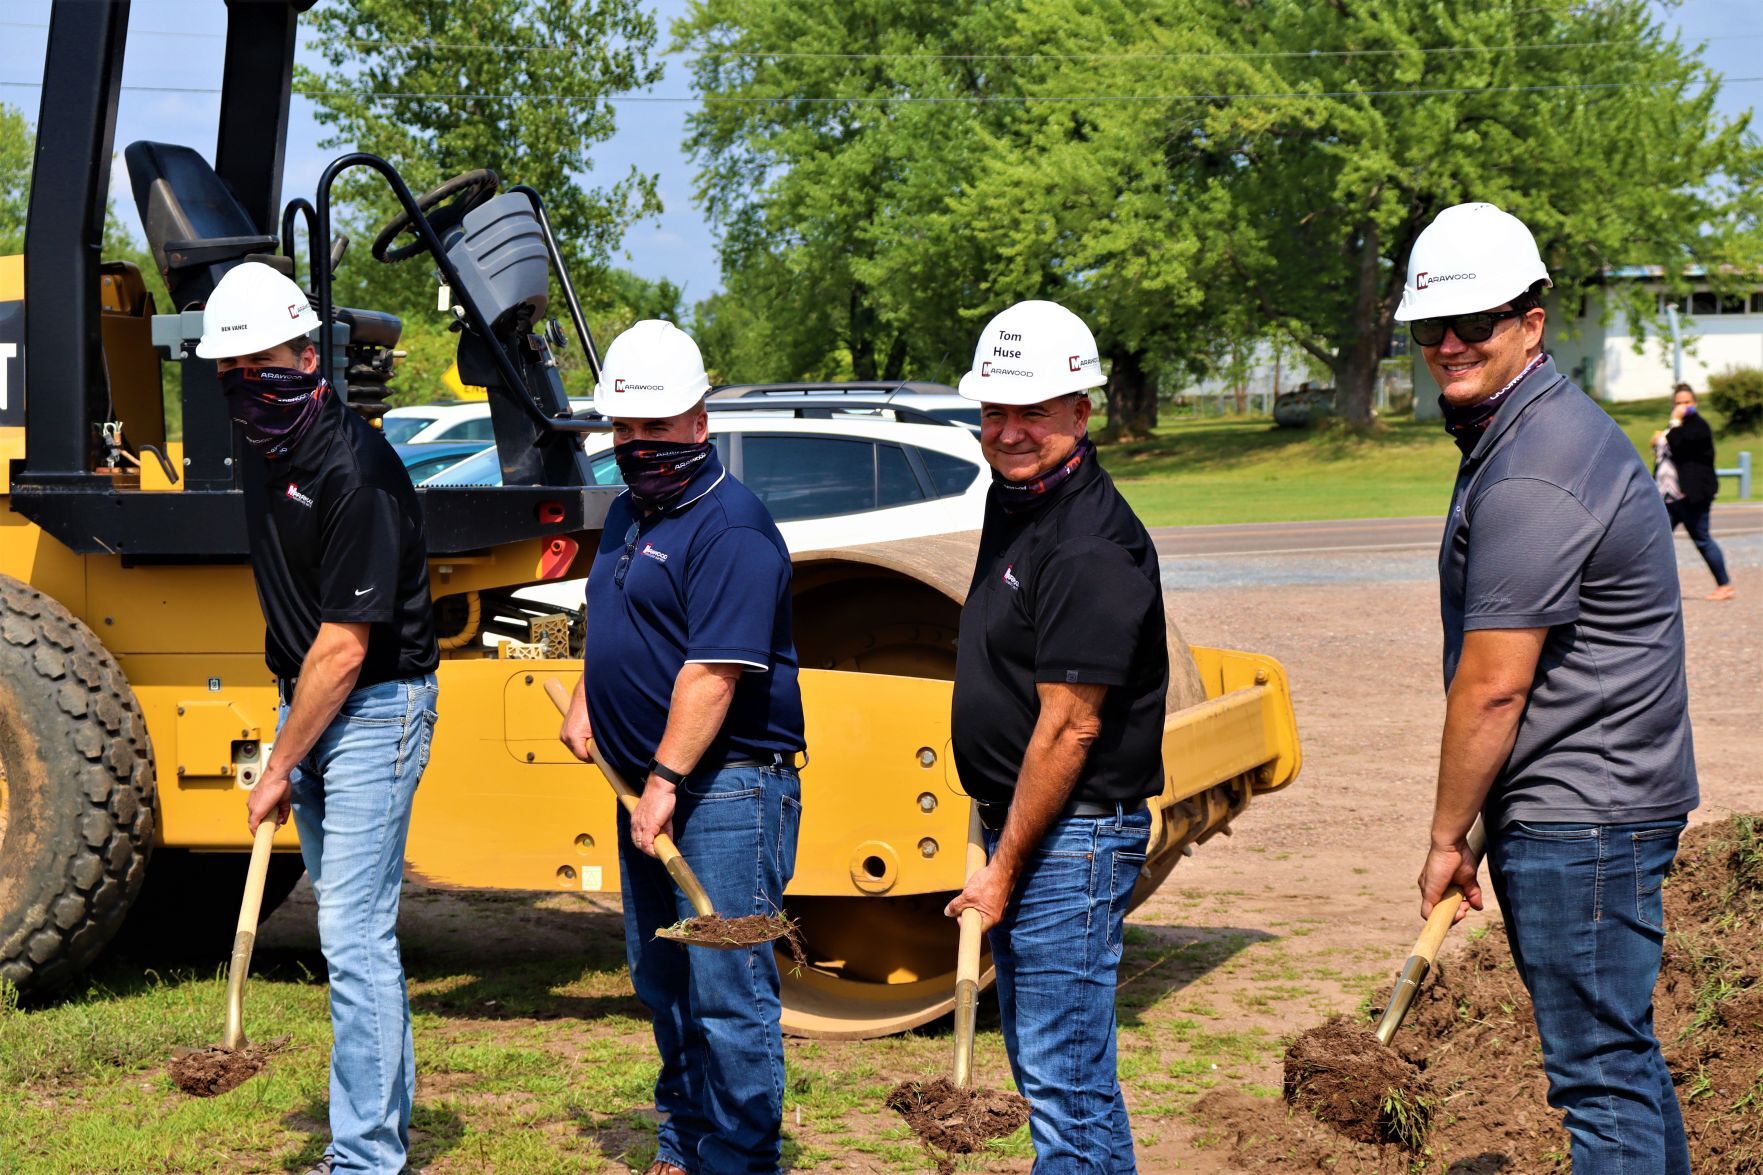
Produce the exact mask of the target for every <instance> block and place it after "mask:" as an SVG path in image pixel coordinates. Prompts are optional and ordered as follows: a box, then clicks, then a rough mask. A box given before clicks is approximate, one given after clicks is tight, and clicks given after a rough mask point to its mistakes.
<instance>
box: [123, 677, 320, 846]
mask: <svg viewBox="0 0 1763 1175" xmlns="http://www.w3.org/2000/svg"><path fill="white" fill-rule="evenodd" d="M117 661H118V663H119V664H120V665H121V667H122V671H123V674H124V676H126V677H127V678H128V680H129V685H130V687H131V688H132V689H133V690H134V691H135V699H136V701H137V702H139V704H140V706H141V711H142V713H143V714H144V715H145V716H146V718H147V735H148V738H149V739H150V740H151V742H152V745H153V762H154V767H155V769H156V770H157V771H158V782H159V805H158V807H159V812H158V816H159V821H158V830H157V831H158V842H157V843H159V844H162V845H172V846H175V847H179V848H193V849H238V850H241V851H243V850H247V849H249V848H250V847H251V838H250V836H248V835H247V834H246V832H245V795H244V788H243V780H241V779H239V778H238V777H237V776H231V777H229V776H226V775H222V774H212V775H192V774H186V775H185V776H183V777H182V778H180V777H179V776H178V774H177V768H178V764H179V763H180V762H183V761H185V756H184V749H183V746H182V743H181V739H180V736H181V734H182V720H181V719H180V717H179V715H178V710H179V708H180V707H181V708H183V709H184V710H186V711H189V710H191V709H192V708H193V707H195V708H213V710H212V713H210V714H204V715H200V716H190V717H194V720H195V723H196V725H195V726H193V727H192V728H191V729H192V730H194V731H196V732H197V734H198V736H199V737H201V738H203V739H206V740H208V745H209V746H210V748H211V749H210V750H209V751H208V752H207V753H204V754H202V757H201V759H200V762H202V763H205V764H207V765H208V766H209V767H210V768H213V767H215V766H217V765H218V764H219V762H220V759H219V757H218V756H219V755H225V756H226V757H227V761H229V762H230V759H231V750H232V747H231V738H236V737H238V734H239V731H241V730H249V731H253V732H255V733H257V734H258V735H261V736H263V737H270V732H271V731H273V730H274V729H275V718H276V691H275V679H274V678H272V677H271V676H270V673H269V670H268V669H267V668H265V666H264V664H263V653H262V650H261V649H259V650H253V651H252V652H249V653H231V654H222V653H215V654H197V655H175V654H146V655H140V654H135V655H129V654H124V655H122V656H119V657H118V658H117ZM210 685H212V686H213V687H214V688H213V689H210V688H209V687H210ZM222 712H224V713H227V714H229V715H236V721H237V723H238V725H237V726H236V727H234V726H232V725H230V723H231V722H233V721H234V720H235V719H234V718H232V717H229V718H228V719H227V721H228V723H229V725H228V726H226V727H224V728H218V729H214V730H212V731H210V729H209V728H208V727H206V726H203V725H202V723H204V722H205V721H206V720H207V719H209V718H214V720H215V721H217V722H218V721H219V719H218V715H219V714H220V713H222ZM187 716H189V715H187ZM229 731H230V732H231V738H228V739H227V741H226V746H225V747H224V748H221V747H218V746H217V745H216V744H218V742H219V740H220V736H222V735H225V734H227V733H228V732H229ZM197 750H198V751H200V750H201V748H200V747H198V748H197ZM275 843H276V845H277V846H278V847H281V848H291V847H293V846H294V845H296V844H298V843H299V842H298V840H297V839H296V838H295V835H294V826H293V823H292V822H291V821H290V822H289V824H288V826H287V827H286V828H283V829H282V830H281V831H280V832H278V833H277V834H276V841H275Z"/></svg>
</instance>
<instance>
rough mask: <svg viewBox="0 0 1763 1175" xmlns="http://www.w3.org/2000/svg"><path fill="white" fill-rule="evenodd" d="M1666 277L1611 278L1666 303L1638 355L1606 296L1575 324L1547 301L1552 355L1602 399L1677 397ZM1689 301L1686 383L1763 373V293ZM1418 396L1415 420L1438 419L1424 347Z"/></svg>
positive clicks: (1628, 328)
mask: <svg viewBox="0 0 1763 1175" xmlns="http://www.w3.org/2000/svg"><path fill="white" fill-rule="evenodd" d="M1659 273H1660V271H1659V270H1658V269H1657V268H1656V267H1651V266H1648V267H1641V266H1633V267H1625V268H1623V269H1620V270H1616V271H1614V272H1612V273H1611V274H1610V280H1612V281H1641V282H1645V283H1646V285H1647V287H1649V288H1650V290H1651V292H1652V293H1653V294H1654V296H1655V297H1656V298H1657V299H1658V300H1659V305H1660V309H1661V322H1660V327H1659V329H1657V330H1653V329H1649V330H1648V331H1647V332H1646V336H1647V337H1646V341H1645V342H1644V343H1643V344H1642V345H1641V349H1640V351H1639V352H1638V353H1637V352H1636V350H1635V337H1636V335H1637V334H1638V333H1639V332H1637V331H1636V330H1635V329H1634V326H1633V324H1632V323H1631V322H1630V321H1629V318H1628V315H1627V312H1626V311H1624V310H1623V309H1621V308H1620V307H1619V308H1617V310H1616V311H1615V313H1614V314H1612V315H1611V316H1610V321H1608V322H1604V321H1603V317H1604V315H1603V310H1604V298H1605V294H1604V292H1603V291H1602V290H1600V289H1594V290H1591V291H1590V292H1589V293H1587V294H1586V296H1585V298H1584V301H1583V304H1582V305H1581V306H1580V307H1577V308H1576V309H1577V310H1578V313H1577V314H1575V315H1574V316H1573V317H1571V318H1570V319H1569V318H1564V317H1563V314H1562V310H1563V307H1562V306H1561V303H1560V299H1557V298H1549V299H1547V303H1546V304H1547V306H1548V310H1549V329H1548V334H1547V336H1546V340H1547V341H1546V346H1547V347H1548V350H1549V353H1550V354H1551V355H1553V356H1554V357H1555V364H1556V366H1557V367H1558V368H1559V369H1560V370H1561V371H1563V372H1565V373H1566V374H1567V375H1569V376H1571V377H1572V378H1573V381H1574V382H1575V383H1577V384H1579V386H1580V387H1582V388H1584V389H1585V390H1586V391H1587V392H1590V393H1591V394H1592V395H1593V396H1595V397H1597V398H1598V399H1601V400H1646V399H1651V398H1654V397H1658V396H1668V395H1670V394H1671V386H1672V383H1673V382H1674V381H1673V380H1672V377H1671V366H1672V343H1671V335H1670V331H1669V329H1668V328H1666V327H1665V324H1664V321H1663V319H1664V315H1663V309H1664V302H1665V300H1666V295H1665V294H1664V293H1663V292H1662V291H1661V288H1660V286H1659V283H1658V282H1657V281H1656V280H1654V279H1656V278H1657V277H1658V276H1659ZM1684 302H1685V304H1684V305H1681V306H1680V307H1679V310H1678V313H1679V320H1678V321H1679V332H1680V334H1681V336H1682V339H1683V380H1684V382H1685V383H1687V384H1689V385H1690V386H1691V387H1693V388H1695V389H1696V390H1697V391H1698V392H1701V391H1704V390H1706V389H1707V387H1708V377H1709V376H1710V375H1712V374H1715V373H1717V372H1721V371H1725V370H1727V369H1728V368H1732V367H1763V290H1756V291H1752V292H1751V293H1749V294H1738V295H1717V294H1713V293H1710V292H1708V291H1707V290H1699V291H1696V292H1694V293H1691V294H1690V295H1689V296H1688V297H1687V298H1685V299H1684ZM1397 329H1403V328H1401V327H1398V328H1397ZM1414 393H1415V394H1414V411H1415V415H1416V416H1418V417H1420V418H1422V419H1427V418H1436V417H1437V416H1438V385H1437V384H1435V383H1434V382H1433V379H1432V375H1431V373H1430V372H1428V371H1427V369H1426V360H1425V359H1424V358H1423V357H1422V356H1421V354H1420V349H1419V348H1418V347H1416V348H1415V349H1414Z"/></svg>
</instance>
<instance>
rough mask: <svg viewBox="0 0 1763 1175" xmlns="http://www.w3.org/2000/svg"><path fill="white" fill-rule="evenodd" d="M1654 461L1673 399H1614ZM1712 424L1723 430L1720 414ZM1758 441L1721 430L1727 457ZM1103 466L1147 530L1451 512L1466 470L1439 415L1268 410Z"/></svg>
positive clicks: (1131, 446) (1136, 445) (1621, 420)
mask: <svg viewBox="0 0 1763 1175" xmlns="http://www.w3.org/2000/svg"><path fill="white" fill-rule="evenodd" d="M1605 407H1606V409H1607V410H1608V411H1609V412H1610V414H1611V415H1612V416H1613V417H1615V419H1616V421H1617V423H1618V424H1620V425H1621V426H1622V430H1623V432H1625V433H1627V434H1628V437H1629V439H1630V440H1631V441H1633V442H1634V445H1635V449H1636V451H1637V452H1640V453H1641V454H1642V456H1643V457H1644V459H1645V460H1646V461H1647V464H1648V467H1649V468H1650V467H1651V465H1652V454H1651V451H1650V449H1649V448H1648V444H1649V438H1650V437H1651V436H1652V434H1653V431H1654V430H1655V429H1657V428H1659V427H1660V426H1661V425H1662V424H1663V423H1664V422H1665V420H1666V418H1667V417H1668V416H1669V415H1670V411H1671V409H1670V402H1669V401H1668V400H1666V399H1656V400H1635V401H1631V402H1628V403H1623V404H1610V405H1605ZM1708 420H1709V423H1710V424H1712V425H1713V426H1714V427H1715V429H1716V430H1718V429H1719V428H1720V426H1721V424H1722V421H1721V419H1720V418H1719V416H1718V415H1717V414H1714V413H1709V415H1708ZM1758 439H1759V438H1756V437H1750V438H1732V437H1717V444H1718V445H1719V449H1720V454H1721V460H1722V461H1726V460H1729V459H1730V456H1731V454H1732V453H1733V452H1736V451H1737V450H1738V449H1740V448H1744V447H1746V446H1747V445H1749V446H1750V447H1751V448H1753V449H1754V448H1757V447H1758V444H1757V441H1758ZM1102 460H1103V464H1104V465H1105V466H1106V467H1107V469H1108V472H1109V473H1110V474H1112V475H1113V477H1114V479H1115V481H1116V482H1117V483H1118V485H1119V486H1120V491H1121V493H1122V494H1124V495H1125V496H1126V499H1127V501H1128V502H1129V503H1131V504H1132V507H1133V509H1134V510H1135V511H1137V512H1138V515H1139V517H1140V518H1141V519H1142V520H1143V521H1144V523H1145V525H1147V526H1194V525H1202V524H1208V523H1232V522H1291V521H1300V520H1310V519H1329V518H1393V517H1402V516H1408V515H1442V514H1444V512H1445V508H1446V507H1447V506H1448V505H1449V502H1450V497H1451V482H1452V480H1453V479H1454V478H1455V476H1456V473H1457V462H1458V453H1457V447H1456V445H1455V443H1454V442H1453V441H1452V440H1451V438H1450V437H1449V436H1448V435H1446V433H1445V431H1444V429H1443V427H1441V426H1440V424H1439V423H1438V421H1436V420H1432V421H1424V422H1416V421H1412V420H1387V421H1383V422H1381V423H1380V424H1379V425H1378V427H1377V429H1376V430H1375V431H1374V432H1372V433H1369V434H1358V433H1354V432H1351V431H1349V430H1348V429H1346V428H1344V427H1342V426H1340V425H1339V424H1338V423H1334V424H1330V425H1327V426H1325V427H1322V428H1318V429H1282V428H1275V427H1274V426H1273V424H1272V422H1271V421H1269V420H1268V419H1266V418H1265V417H1214V418H1208V419H1201V420H1177V421H1174V422H1172V423H1169V424H1165V425H1162V426H1160V427H1159V428H1158V429H1157V431H1156V435H1154V436H1153V437H1152V438H1151V439H1150V440H1147V441H1138V442H1132V443H1127V444H1118V445H1111V446H1108V447H1106V448H1105V449H1104V451H1103V454H1102Z"/></svg>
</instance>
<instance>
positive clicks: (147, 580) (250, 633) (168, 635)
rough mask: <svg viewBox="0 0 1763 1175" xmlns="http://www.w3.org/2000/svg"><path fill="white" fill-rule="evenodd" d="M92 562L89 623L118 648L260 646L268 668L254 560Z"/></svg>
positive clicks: (235, 649)
mask: <svg viewBox="0 0 1763 1175" xmlns="http://www.w3.org/2000/svg"><path fill="white" fill-rule="evenodd" d="M87 567H88V568H89V570H90V581H89V582H90V589H91V601H90V606H89V618H88V620H87V623H88V624H91V625H92V628H93V630H94V631H96V632H98V633H99V634H100V635H101V636H102V637H103V639H104V643H105V645H106V646H107V647H108V648H109V649H110V650H111V652H113V653H246V652H253V653H256V654H257V657H258V662H257V663H258V666H259V668H261V667H262V665H263V660H262V657H263V612H262V610H261V609H260V608H259V606H258V603H257V588H256V585H255V583H254V582H253V580H252V578H251V568H250V567H249V566H248V565H246V564H242V563H241V564H225V565H210V566H202V565H192V566H186V567H174V566H135V567H124V566H123V564H122V560H121V559H119V558H116V557H114V556H109V555H105V556H97V555H94V556H91V557H90V558H89V559H88V560H87ZM263 673H264V674H265V675H267V674H268V670H266V669H265V670H263ZM204 676H206V675H204Z"/></svg>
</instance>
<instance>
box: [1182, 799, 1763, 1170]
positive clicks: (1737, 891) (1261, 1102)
mask: <svg viewBox="0 0 1763 1175" xmlns="http://www.w3.org/2000/svg"><path fill="white" fill-rule="evenodd" d="M1665 912H1666V927H1667V937H1666V940H1665V958H1664V965H1663V967H1662V969H1661V971H1660V976H1659V984H1658V987H1657V988H1656V989H1655V992H1654V997H1653V999H1654V1019H1655V1025H1656V1028H1657V1031H1658V1034H1659V1039H1660V1041H1661V1042H1662V1043H1663V1045H1664V1047H1665V1058H1666V1061H1667V1062H1668V1063H1669V1064H1670V1066H1671V1073H1672V1077H1673V1079H1674V1080H1675V1082H1676V1084H1677V1094H1678V1100H1679V1102H1680V1103H1682V1106H1683V1112H1684V1121H1685V1126H1686V1128H1687V1130H1688V1132H1689V1136H1690V1158H1691V1165H1692V1166H1693V1167H1694V1169H1695V1170H1696V1171H1697V1173H1698V1175H1763V817H1759V816H1746V815H1741V816H1734V817H1732V818H1731V819H1729V820H1725V821H1721V822H1719V823H1716V824H1709V825H1704V826H1702V827H1699V828H1696V829H1693V830H1691V831H1690V832H1688V833H1686V834H1685V835H1684V838H1683V844H1682V847H1681V848H1680V850H1679V852H1678V858H1677V864H1676V865H1675V867H1674V868H1673V870H1672V873H1671V876H1670V878H1669V879H1668V880H1667V882H1666V886H1665ZM1388 994H1389V992H1388V989H1387V987H1386V988H1384V989H1383V990H1380V991H1378V992H1376V993H1374V994H1373V997H1372V998H1373V999H1374V1000H1379V1001H1381V1000H1382V999H1384V998H1385V997H1387V996H1388ZM1380 1011H1381V1008H1374V1009H1373V1012H1374V1013H1376V1012H1380ZM1294 1043H1296V1042H1294ZM1395 1049H1396V1052H1397V1053H1399V1054H1400V1055H1401V1056H1402V1057H1403V1058H1405V1059H1407V1060H1409V1061H1412V1062H1414V1063H1415V1065H1416V1066H1417V1067H1419V1068H1420V1069H1421V1070H1422V1072H1423V1073H1424V1076H1425V1080H1426V1083H1427V1085H1428V1086H1429V1087H1430V1089H1431V1092H1432V1095H1433V1096H1436V1097H1437V1098H1438V1104H1437V1107H1436V1109H1435V1111H1434V1114H1433V1120H1432V1131H1431V1134H1430V1136H1429V1139H1428V1143H1427V1150H1428V1152H1429V1153H1430V1155H1431V1157H1432V1159H1433V1160H1434V1161H1436V1162H1437V1164H1438V1165H1439V1167H1440V1168H1441V1169H1443V1170H1446V1171H1448V1172H1450V1173H1451V1175H1482V1173H1486V1172H1495V1171H1499V1172H1508V1173H1512V1175H1517V1173H1519V1172H1523V1173H1525V1175H1530V1173H1533V1172H1539V1173H1540V1172H1563V1173H1565V1172H1566V1171H1567V1170H1568V1161H1567V1149H1568V1146H1567V1134H1566V1132H1565V1131H1564V1130H1563V1129H1562V1128H1561V1116H1560V1115H1559V1114H1558V1113H1556V1112H1555V1111H1554V1110H1552V1109H1550V1108H1549V1106H1548V1104H1547V1102H1546V1101H1545V1100H1544V1099H1545V1097H1546V1095H1547V1092H1548V1079H1547V1078H1546V1077H1545V1076H1544V1075H1543V1070H1542V1048H1541V1045H1540V1043H1539V1042H1538V1039H1537V1034H1536V1026H1535V1023H1534V1021H1533V1020H1532V1018H1531V1008H1530V999H1529V997H1528V996H1527V995H1526V993H1525V990H1524V985H1523V984H1522V983H1520V982H1519V980H1518V973H1517V972H1516V971H1515V970H1514V969H1513V966H1512V955H1511V952H1510V951H1509V950H1508V949H1507V946H1506V939H1505V935H1504V933H1503V932H1502V931H1501V930H1500V929H1499V928H1498V927H1495V928H1494V929H1493V930H1492V931H1491V932H1490V933H1488V934H1485V935H1483V936H1481V937H1479V938H1477V939H1475V940H1474V941H1471V942H1467V943H1464V944H1462V945H1461V946H1460V947H1459V948H1458V949H1456V950H1453V951H1451V952H1450V953H1449V954H1448V955H1447V956H1446V958H1445V959H1444V960H1442V961H1441V965H1440V966H1438V967H1436V968H1435V969H1434V971H1433V975H1432V978H1431V979H1430V981H1429V982H1428V983H1427V984H1426V986H1425V987H1424V988H1423V989H1422V990H1421V992H1420V995H1419V997H1418V998H1417V999H1416V1000H1415V1003H1414V1008H1413V1010H1412V1011H1411V1012H1410V1013H1409V1015H1408V1020H1407V1023H1406V1024H1405V1025H1404V1026H1403V1028H1402V1030H1401V1032H1399V1033H1397V1034H1396V1039H1395ZM1195 1109H1196V1110H1197V1111H1198V1113H1199V1114H1200V1115H1201V1116H1202V1118H1203V1119H1204V1120H1205V1121H1206V1122H1207V1123H1208V1125H1209V1126H1210V1127H1211V1130H1212V1132H1213V1133H1214V1134H1217V1135H1220V1136H1222V1137H1223V1139H1224V1140H1225V1141H1226V1143H1227V1144H1228V1145H1229V1146H1230V1147H1231V1152H1232V1157H1233V1159H1234V1161H1235V1163H1236V1165H1237V1166H1239V1167H1241V1168H1244V1169H1248V1170H1277V1171H1305V1170H1326V1171H1335V1172H1384V1171H1400V1170H1405V1169H1406V1164H1407V1163H1408V1161H1409V1156H1408V1155H1407V1154H1405V1153H1403V1152H1402V1151H1401V1150H1400V1148H1398V1147H1394V1146H1389V1145H1380V1144H1378V1143H1376V1142H1356V1141H1351V1140H1349V1139H1347V1138H1344V1137H1342V1135H1341V1134H1339V1133H1337V1132H1336V1131H1335V1130H1334V1129H1333V1128H1331V1127H1330V1126H1327V1125H1324V1124H1323V1123H1322V1122H1320V1121H1318V1120H1317V1119H1316V1118H1315V1117H1313V1116H1312V1115H1311V1114H1310V1113H1308V1112H1306V1111H1304V1110H1301V1109H1294V1108H1289V1107H1287V1106H1286V1105H1284V1104H1283V1103H1280V1102H1275V1101H1269V1100H1267V1099H1265V1098H1253V1097H1249V1096H1247V1095H1244V1094H1238V1093H1229V1092H1217V1093H1212V1094H1209V1095H1207V1096H1206V1097H1204V1098H1202V1099H1201V1100H1200V1102H1199V1103H1198V1104H1197V1105H1196V1107H1195Z"/></svg>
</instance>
